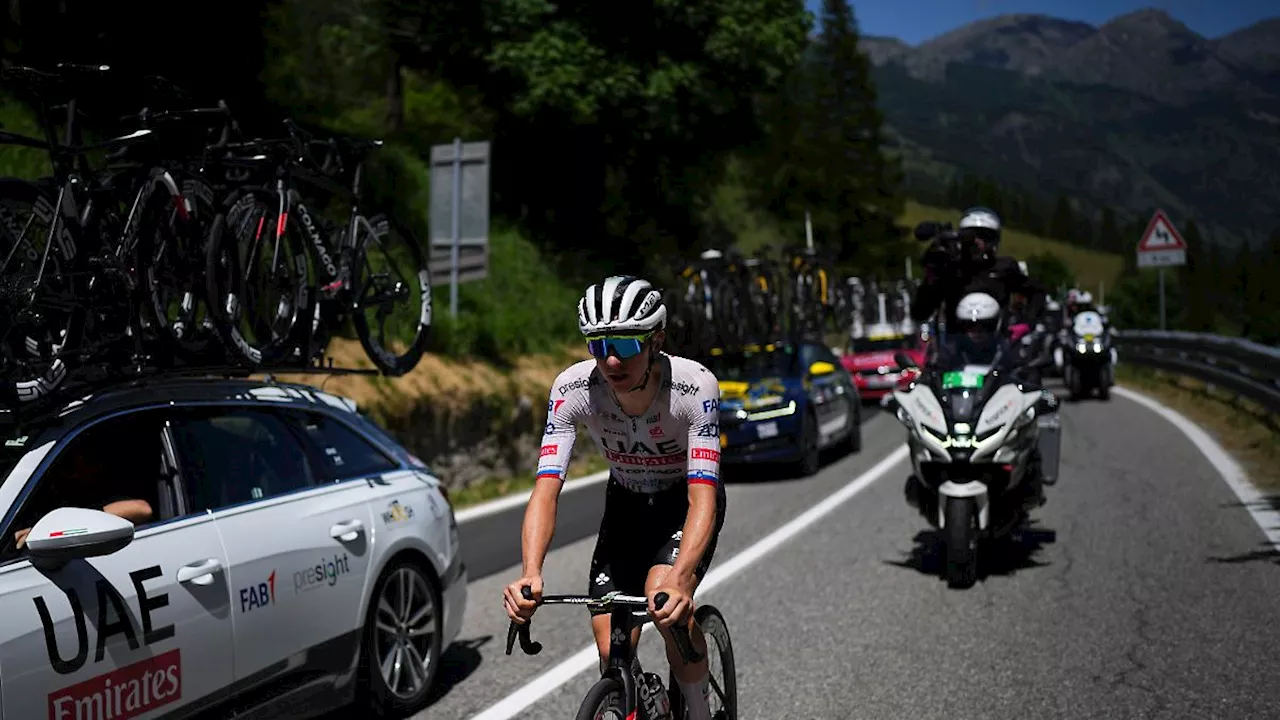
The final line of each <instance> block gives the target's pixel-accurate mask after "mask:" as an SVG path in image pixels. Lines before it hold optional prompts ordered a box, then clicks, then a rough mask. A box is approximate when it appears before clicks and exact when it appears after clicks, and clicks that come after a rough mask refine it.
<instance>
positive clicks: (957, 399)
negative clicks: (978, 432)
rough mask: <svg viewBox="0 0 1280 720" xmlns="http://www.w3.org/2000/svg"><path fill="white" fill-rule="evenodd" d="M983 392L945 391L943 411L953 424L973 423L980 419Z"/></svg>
mask: <svg viewBox="0 0 1280 720" xmlns="http://www.w3.org/2000/svg"><path fill="white" fill-rule="evenodd" d="M982 394H983V393H982V390H980V389H973V390H965V389H958V388H957V389H952V390H944V391H943V410H945V411H946V413H947V415H948V416H949V419H950V420H951V422H952V423H972V422H974V421H976V420H977V419H978V413H977V411H978V409H979V408H980V407H981V405H980V404H979V400H980V396H981V395H982Z"/></svg>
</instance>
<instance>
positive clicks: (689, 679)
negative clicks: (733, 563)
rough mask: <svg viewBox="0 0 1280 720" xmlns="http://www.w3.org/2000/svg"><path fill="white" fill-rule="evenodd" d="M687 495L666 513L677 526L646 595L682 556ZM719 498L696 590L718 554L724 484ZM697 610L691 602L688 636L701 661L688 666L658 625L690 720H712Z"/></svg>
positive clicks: (647, 583)
mask: <svg viewBox="0 0 1280 720" xmlns="http://www.w3.org/2000/svg"><path fill="white" fill-rule="evenodd" d="M681 492H682V493H683V492H684V491H683V489H682V490H681ZM684 498H685V500H684V503H683V504H684V508H683V509H680V510H679V512H675V513H663V514H664V515H667V518H666V520H667V522H665V523H664V524H666V525H667V527H674V528H675V529H674V530H672V531H671V532H670V534H669V535H668V536H667V540H666V542H665V543H664V544H663V546H662V548H661V549H660V550H659V551H658V554H657V556H656V557H655V558H654V564H653V566H652V567H650V568H649V573H648V578H646V580H645V594H646V595H648V594H649V593H652V592H655V591H656V590H658V589H659V588H661V587H662V586H663V585H664V584H665V582H664V581H665V580H666V577H667V574H668V573H669V572H671V569H672V566H673V565H674V564H675V561H676V558H677V557H678V556H679V553H680V542H681V536H682V535H683V527H684V521H685V517H686V515H687V512H688V496H687V495H684ZM716 500H717V502H716V524H715V528H714V530H712V533H711V541H710V542H709V543H707V549H706V551H705V552H704V553H703V554H702V560H701V561H700V562H699V563H698V566H697V567H696V568H695V569H694V580H693V582H694V590H695V591H696V589H697V586H698V585H699V584H701V583H702V579H703V578H705V577H706V576H707V570H708V569H710V567H711V561H712V559H713V558H714V557H715V553H716V544H717V541H718V540H719V538H720V530H721V528H722V527H724V516H725V493H724V488H723V486H721V488H720V492H719V493H718V494H717V498H716ZM694 609H695V608H694V606H692V603H691V606H690V608H689V612H688V614H687V616H686V618H687V620H686V622H687V623H688V628H689V638H690V640H691V641H692V644H693V647H694V649H695V650H697V651H698V652H699V653H701V654H702V655H703V658H702V659H701V660H699V661H698V662H696V663H693V664H690V665H686V664H685V662H684V658H683V657H682V656H681V655H680V650H679V648H677V647H676V644H675V641H674V640H673V639H672V637H671V634H670V633H669V632H667V631H666V630H663V629H662V628H659V629H658V632H659V633H661V634H662V639H663V641H664V644H665V645H666V650H667V663H669V664H670V666H671V671H672V674H673V675H675V678H676V682H677V683H678V684H679V685H680V692H681V694H682V695H683V696H684V698H685V701H686V702H685V704H686V706H687V707H688V709H689V720H711V709H710V705H709V704H708V702H707V693H708V690H709V688H708V684H707V681H708V679H709V677H710V674H709V668H708V665H707V657H706V655H707V640H706V637H705V636H704V635H703V633H702V630H701V629H700V628H699V627H698V626H697V625H696V624H695V623H694V622H693V611H694Z"/></svg>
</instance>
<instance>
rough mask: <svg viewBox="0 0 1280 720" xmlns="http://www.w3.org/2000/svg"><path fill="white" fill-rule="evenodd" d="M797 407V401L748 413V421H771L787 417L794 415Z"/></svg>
mask: <svg viewBox="0 0 1280 720" xmlns="http://www.w3.org/2000/svg"><path fill="white" fill-rule="evenodd" d="M796 407H797V406H796V401H795V400H791V401H788V402H787V404H786V405H777V406H775V407H772V408H766V409H761V410H755V411H753V412H750V413H747V420H752V421H754V420H770V419H772V418H777V417H785V416H787V415H792V414H794V413H795V411H796Z"/></svg>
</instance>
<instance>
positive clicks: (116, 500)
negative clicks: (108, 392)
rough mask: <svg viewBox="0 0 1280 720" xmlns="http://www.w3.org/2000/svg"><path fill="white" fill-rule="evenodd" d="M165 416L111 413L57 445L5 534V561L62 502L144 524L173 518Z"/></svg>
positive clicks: (1, 549) (0, 544) (1, 543)
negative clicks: (163, 436) (21, 537)
mask: <svg viewBox="0 0 1280 720" xmlns="http://www.w3.org/2000/svg"><path fill="white" fill-rule="evenodd" d="M163 423H164V417H163V416H162V414H161V413H160V412H159V411H146V412H138V413H131V414H128V415H121V416H117V417H113V418H108V419H106V420H103V421H101V422H99V423H97V424H94V425H91V426H89V427H87V428H85V429H84V430H82V431H81V432H79V433H77V434H76V435H75V436H74V437H72V438H71V439H70V440H68V441H65V442H63V443H61V444H60V445H59V446H58V447H55V448H54V451H53V452H54V455H53V462H52V463H51V464H50V465H49V466H48V467H47V468H46V469H45V471H44V472H43V473H41V475H40V476H39V477H38V478H36V480H35V482H36V485H35V489H34V490H33V491H32V493H31V494H30V495H29V496H28V498H27V501H26V502H25V503H24V504H23V506H22V509H21V510H20V511H19V512H18V514H17V515H16V516H15V518H14V522H13V525H12V526H11V527H10V532H6V533H5V537H3V538H0V562H3V561H6V560H10V559H13V558H14V557H18V556H21V555H22V554H23V551H24V549H25V545H24V547H23V548H20V547H19V545H20V544H21V543H19V542H18V538H17V535H18V534H19V533H22V534H23V535H24V536H25V533H24V532H23V531H25V530H30V529H31V527H32V526H33V525H35V524H36V522H37V521H38V520H39V519H40V518H42V517H44V516H45V515H46V514H48V513H49V512H51V511H53V510H56V509H58V508H60V507H80V508H89V509H91V510H104V511H106V512H110V513H112V514H114V515H119V516H121V517H124V518H126V519H128V520H130V521H132V522H133V523H134V525H136V526H137V527H139V528H142V527H146V526H147V525H150V524H151V523H155V522H160V521H163V520H169V519H171V518H172V517H173V514H174V508H175V503H174V502H173V496H172V490H173V485H172V474H171V473H170V472H169V468H168V464H167V463H166V462H165V459H164V446H163V444H162V440H161V434H162V432H163Z"/></svg>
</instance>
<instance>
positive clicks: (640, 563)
mask: <svg viewBox="0 0 1280 720" xmlns="http://www.w3.org/2000/svg"><path fill="white" fill-rule="evenodd" d="M666 316H667V309H666V307H664V305H663V303H662V293H661V292H660V291H659V290H658V289H656V288H654V287H653V286H652V285H650V284H649V283H648V282H647V281H645V280H642V279H640V278H636V277H633V276H613V277H609V278H607V279H605V280H604V281H603V282H602V283H599V284H596V285H592V286H591V287H589V288H587V291H586V293H585V294H584V295H583V297H582V298H581V299H580V300H579V301H578V327H579V329H580V330H581V331H582V334H583V335H585V336H586V337H587V349H588V350H589V351H590V353H591V355H592V356H593V359H587V360H583V361H582V362H579V363H576V364H574V365H572V366H570V367H569V368H568V369H567V370H565V371H564V372H562V373H560V375H559V377H557V378H556V381H555V384H554V385H553V386H552V388H551V393H550V402H549V403H548V404H547V427H546V430H545V433H544V434H543V436H542V450H541V452H540V454H539V460H538V471H537V479H536V484H535V486H534V489H533V494H532V495H531V496H530V498H529V505H528V507H527V508H526V509H525V516H524V528H523V531H522V538H523V543H522V545H523V550H522V555H523V559H524V566H523V569H522V571H521V577H520V579H519V580H517V581H515V582H513V583H511V584H510V585H508V586H507V587H506V589H505V591H504V595H503V605H504V607H505V608H506V610H507V615H508V616H509V617H510V618H511V619H512V620H513V621H515V622H517V623H521V624H523V623H524V622H525V621H526V620H527V619H528V618H530V617H532V615H533V612H534V610H535V609H536V607H537V605H536V600H538V599H540V598H541V595H542V563H543V560H544V559H545V557H546V554H547V548H548V546H549V545H550V543H551V537H552V535H553V534H554V532H555V520H556V503H557V497H558V496H559V493H560V488H561V486H562V483H563V480H564V475H565V470H566V469H567V468H568V465H569V459H570V455H571V453H572V451H573V445H574V438H575V434H576V430H575V426H576V425H577V424H578V423H579V422H581V423H583V424H585V425H586V427H587V430H588V431H589V432H590V433H591V435H592V436H593V438H594V441H595V442H596V443H598V444H599V445H600V446H601V448H602V452H603V454H604V456H605V458H606V459H607V460H608V461H609V464H610V473H609V481H608V485H607V488H606V492H605V510H604V518H603V519H602V520H601V522H600V534H599V537H598V539H597V541H596V548H595V552H594V553H593V555H592V558H591V568H590V572H589V575H588V579H587V584H588V593H589V594H590V595H591V596H592V597H595V598H599V597H603V596H604V595H606V594H607V593H609V592H612V591H618V592H622V593H625V594H634V595H645V596H647V597H648V598H649V612H650V613H652V614H653V616H654V620H655V624H656V625H657V627H658V630H659V632H660V633H661V634H662V637H663V639H664V640H665V642H666V647H667V661H668V662H669V663H670V664H671V668H672V670H673V674H674V675H675V678H676V682H677V683H678V684H679V686H680V690H681V693H682V694H683V696H684V697H685V698H686V699H687V700H688V705H689V718H690V720H711V716H710V708H709V704H708V702H707V692H708V685H707V679H708V670H707V661H706V658H705V657H704V658H703V659H702V660H701V661H699V662H698V663H696V664H694V665H685V664H684V659H683V658H682V657H681V655H680V652H679V650H678V649H677V647H676V646H675V644H674V642H673V640H672V638H671V634H670V630H669V628H670V627H671V626H672V625H674V624H675V623H677V622H680V623H684V624H685V625H687V626H688V627H689V630H690V635H691V636H692V640H693V645H694V647H695V648H696V649H697V650H698V652H700V653H703V654H705V653H706V640H705V638H704V637H703V636H702V633H701V632H700V631H699V630H698V628H697V626H696V625H695V624H694V623H693V612H692V611H693V601H692V598H693V593H694V590H696V589H697V586H698V583H699V582H700V581H701V580H702V578H704V577H706V572H707V568H708V567H709V566H710V564H711V558H712V556H713V555H714V553H715V548H716V539H717V537H718V536H719V534H720V528H721V527H722V526H723V524H724V513H725V493H724V487H723V485H722V484H721V483H720V478H719V470H720V426H719V405H720V386H719V383H718V382H717V381H716V377H715V375H713V374H712V373H711V372H710V371H709V370H707V368H705V367H704V366H702V365H701V364H699V363H697V362H694V361H693V360H688V359H685V358H682V357H675V356H672V355H668V354H666V353H664V352H662V346H663V341H664V340H665V334H664V328H665V326H666ZM525 586H529V587H531V588H532V590H533V597H534V601H529V600H525V599H524V598H523V596H522V595H521V588H522V587H525ZM659 592H665V593H667V594H668V595H669V596H670V600H668V601H667V603H666V604H665V605H664V606H663V607H662V609H661V610H655V608H654V606H653V597H654V595H656V594H657V593H659ZM592 615H593V617H592V618H591V629H592V631H593V633H594V634H595V638H596V647H597V648H598V649H599V652H600V667H601V671H602V672H603V670H604V668H605V667H607V663H608V653H609V644H610V643H609V634H610V627H609V626H610V617H609V615H608V614H605V613H595V612H593V613H592ZM631 639H632V643H633V645H634V644H635V643H638V642H639V640H640V630H639V628H636V629H635V631H634V633H633V635H632V638H631Z"/></svg>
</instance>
